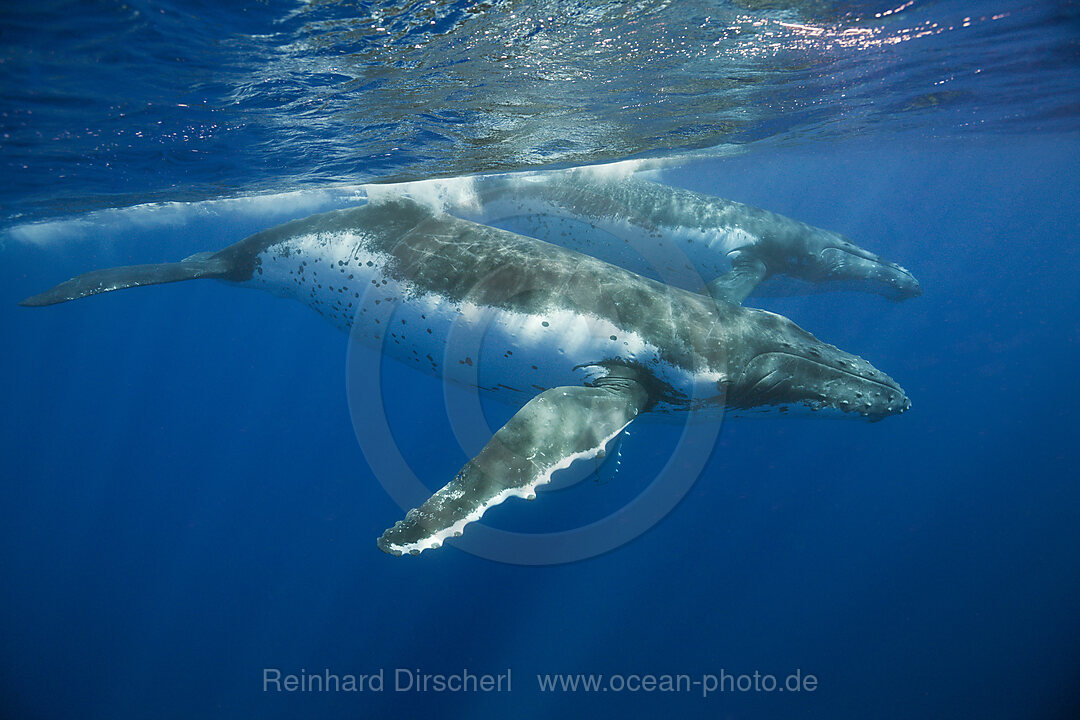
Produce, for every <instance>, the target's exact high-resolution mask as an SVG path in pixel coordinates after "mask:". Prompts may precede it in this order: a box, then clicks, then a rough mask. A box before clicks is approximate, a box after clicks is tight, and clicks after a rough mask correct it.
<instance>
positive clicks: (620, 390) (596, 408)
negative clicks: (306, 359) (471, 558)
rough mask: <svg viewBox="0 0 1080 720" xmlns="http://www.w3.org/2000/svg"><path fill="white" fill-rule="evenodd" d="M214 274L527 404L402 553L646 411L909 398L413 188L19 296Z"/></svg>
mask: <svg viewBox="0 0 1080 720" xmlns="http://www.w3.org/2000/svg"><path fill="white" fill-rule="evenodd" d="M200 278H203V279H217V280H221V281H226V282H229V283H235V284H238V285H241V286H244V287H251V288H258V289H262V290H267V291H270V292H273V293H276V294H278V295H282V296H287V297H292V298H295V299H297V300H300V301H301V302H304V303H306V304H307V305H309V306H310V307H312V308H313V309H314V310H316V311H317V312H318V313H320V314H321V315H323V316H324V317H325V318H327V319H328V320H330V321H331V322H332V323H334V324H335V325H337V326H338V327H339V328H342V329H345V330H350V331H351V333H352V335H353V337H354V338H356V339H358V340H359V341H360V342H363V343H367V344H370V345H372V346H375V347H379V348H381V350H382V352H384V353H387V354H389V355H391V356H392V357H394V358H395V359H397V360H399V361H401V362H403V363H406V364H408V365H412V366H414V367H416V368H417V369H419V370H421V371H424V372H428V373H432V374H435V375H437V376H440V377H443V378H446V379H448V380H458V381H468V382H475V383H478V384H479V386H480V387H481V388H482V389H484V390H486V391H489V392H492V393H495V394H499V395H502V396H504V397H506V398H507V399H509V400H511V401H518V402H524V405H523V406H522V407H521V409H520V410H519V411H518V412H517V413H516V414H515V415H514V416H513V417H512V418H511V419H510V420H509V421H508V422H507V423H506V424H505V425H504V426H503V427H502V428H500V429H499V430H498V431H497V432H496V433H495V434H494V436H493V437H492V439H491V440H490V442H488V443H487V445H486V446H485V447H484V448H483V449H482V450H481V451H480V452H479V454H477V455H476V456H475V457H473V458H472V459H471V460H469V461H468V463H466V464H465V466H464V467H463V468H462V469H461V470H460V472H458V474H457V475H456V476H455V477H454V478H453V479H452V480H451V481H450V482H449V483H447V484H446V485H445V486H444V487H442V489H440V490H438V491H437V492H435V493H434V494H433V495H432V496H431V497H430V498H429V499H428V500H427V501H425V502H424V503H423V504H421V505H420V506H419V507H417V508H414V509H412V510H410V511H409V512H408V513H407V514H406V515H405V517H404V519H402V520H400V521H398V522H397V523H396V524H394V525H393V526H392V527H390V528H389V529H388V530H386V531H385V532H384V533H383V534H382V536H381V537H380V538H379V540H378V546H379V547H380V548H381V549H382V550H383V551H385V552H388V553H391V554H395V555H400V554H418V553H420V552H422V551H424V550H427V549H429V548H436V547H439V546H440V545H441V544H443V542H444V541H446V540H447V539H448V538H452V537H455V536H458V535H460V534H461V533H462V531H463V530H464V528H465V526H466V525H467V524H468V523H470V522H473V521H475V520H477V519H479V518H480V517H481V516H482V515H483V514H484V512H485V511H486V510H487V509H489V508H491V507H492V506H494V505H496V504H498V503H501V502H503V501H504V500H506V499H507V498H510V497H524V498H527V499H532V498H534V497H535V493H536V488H537V487H538V486H539V485H542V484H544V483H546V482H548V481H549V480H550V478H551V475H552V473H553V472H555V471H556V470H559V469H560V468H565V467H567V466H569V465H570V464H571V463H572V462H574V461H575V460H576V459H579V458H591V457H596V456H598V455H600V454H602V453H603V452H604V451H605V447H606V446H607V444H608V443H609V442H610V441H612V440H613V439H614V438H615V437H616V436H617V435H618V434H619V433H620V432H621V431H622V430H623V429H624V428H625V427H626V426H627V425H628V424H629V423H630V422H632V421H633V420H634V419H635V418H636V417H637V416H639V415H641V414H643V413H649V414H665V413H679V412H685V411H687V410H690V409H703V410H705V411H716V412H720V411H722V409H723V408H734V409H751V408H766V409H772V410H777V411H782V410H786V409H788V408H803V409H809V410H818V411H822V412H832V413H835V414H838V415H847V416H853V417H858V418H864V419H868V420H871V421H874V420H880V419H882V418H884V417H887V416H889V415H893V414H897V413H902V412H904V411H906V410H907V409H908V408H909V407H910V402H909V400H908V398H907V396H906V395H905V393H904V391H903V390H902V389H901V387H900V386H899V385H898V384H897V383H896V382H895V381H894V380H893V379H892V378H890V377H889V376H888V375H886V374H884V373H882V372H880V371H879V370H877V369H875V368H874V367H873V366H871V365H870V363H868V362H867V361H865V360H863V359H862V358H860V357H858V356H856V355H853V354H850V353H847V352H844V351H842V350H840V349H838V348H836V347H834V346H832V345H829V344H826V343H824V342H822V341H820V340H818V339H817V338H815V337H814V336H813V335H811V334H810V333H808V332H806V331H804V330H802V329H801V328H799V327H798V326H797V325H795V323H793V322H791V321H790V320H788V319H787V318H784V317H782V316H779V315H776V314H773V313H770V312H766V311H763V310H756V309H750V308H744V307H742V306H740V305H738V304H736V303H733V302H729V301H727V300H719V301H717V300H714V299H713V298H710V297H709V296H707V295H704V294H699V293H693V292H689V291H686V290H683V289H680V288H677V287H673V286H670V285H665V284H662V283H660V282H657V281H655V280H652V279H648V278H645V277H642V276H640V275H637V274H634V273H632V272H630V271H628V270H626V269H623V268H620V267H617V266H614V265H611V264H609V263H606V262H603V261H602V260H599V259H597V258H594V257H591V256H589V255H585V254H582V253H579V252H576V251H574V250H571V249H568V248H564V247H560V246H557V245H554V244H550V243H547V242H544V241H541V240H537V239H535V238H531V237H527V236H523V235H520V234H516V233H513V232H510V231H508V230H503V229H499V228H495V227H491V226H487V225H482V224H478V223H474V222H471V221H469V220H465V219H462V218H458V217H454V216H452V215H449V214H446V213H442V212H439V211H437V210H434V209H432V208H431V207H429V206H427V205H424V204H421V203H417V202H415V201H413V200H410V199H408V198H404V197H397V198H387V199H383V200H381V201H378V202H369V203H367V204H365V205H361V206H359V207H355V208H349V209H345V210H338V211H334V212H329V213H324V214H319V215H314V216H312V217H309V218H305V219H301V220H295V221H293V222H289V223H286V224H284V225H280V226H277V227H274V228H270V229H267V230H264V231H262V232H259V233H256V234H254V235H252V236H250V237H248V238H246V239H243V240H240V241H239V242H237V243H235V244H233V245H230V246H228V247H226V248H224V249H222V250H219V251H216V252H215V251H210V252H203V253H198V254H196V255H193V256H191V257H189V258H186V259H184V260H182V261H180V262H171V263H158V264H148V265H134V266H127V267H117V268H109V269H104V270H97V271H92V272H88V273H86V274H83V275H79V276H77V277H75V278H73V279H71V280H68V281H66V282H63V283H60V284H59V285H57V286H55V287H54V288H52V289H51V290H48V291H46V292H44V293H41V294H39V295H35V296H33V297H29V298H26V299H25V300H23V301H22V302H21V304H22V305H26V306H43V305H52V304H55V303H62V302H65V301H68V300H74V299H77V298H83V297H87V296H89V295H94V294H98V293H104V292H110V291H114V290H119V289H122V288H129V287H136V286H143V285H154V284H160V283H169V282H177V281H184V280H193V279H200ZM388 309H392V311H393V312H392V313H391V314H388ZM387 318H389V319H387ZM460 327H471V328H477V329H480V330H481V331H482V332H483V343H482V344H480V345H478V346H477V348H476V356H474V357H468V356H467V357H456V356H453V355H452V354H450V355H448V354H447V351H445V350H446V348H447V342H448V338H449V335H450V333H451V332H452V331H456V329H458V328H460ZM474 363H475V364H476V366H477V367H476V368H473V367H472V366H473V364H474ZM466 365H468V366H469V370H470V372H469V373H465V374H464V375H462V374H460V370H461V368H464V367H465V366H466ZM475 370H478V372H476V371H475Z"/></svg>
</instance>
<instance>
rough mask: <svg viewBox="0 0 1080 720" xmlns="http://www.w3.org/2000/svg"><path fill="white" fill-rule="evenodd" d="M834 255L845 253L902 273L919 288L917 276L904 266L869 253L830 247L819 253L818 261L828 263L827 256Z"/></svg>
mask: <svg viewBox="0 0 1080 720" xmlns="http://www.w3.org/2000/svg"><path fill="white" fill-rule="evenodd" d="M864 252H865V251H864ZM833 253H843V254H844V255H848V256H850V257H853V258H856V259H858V260H863V261H866V262H872V263H875V264H877V265H880V266H882V267H885V268H888V269H890V270H894V271H896V272H898V273H900V274H901V275H903V276H904V277H906V278H907V279H908V280H910V281H911V282H912V283H914V284H915V286H916V287H918V286H919V281H918V280H916V279H915V276H914V275H913V274H912V273H911V271H910V270H908V269H907V268H906V267H904V266H903V265H899V264H897V263H894V262H892V261H890V260H886V259H884V258H881V257H877V256H876V255H873V254H872V253H868V254H867V255H860V254H859V253H858V252H855V251H853V250H850V249H848V248H842V247H837V246H835V245H830V246H829V247H826V248H823V249H822V250H821V251H820V252H819V253H818V259H819V260H823V261H827V257H826V256H827V255H831V254H833Z"/></svg>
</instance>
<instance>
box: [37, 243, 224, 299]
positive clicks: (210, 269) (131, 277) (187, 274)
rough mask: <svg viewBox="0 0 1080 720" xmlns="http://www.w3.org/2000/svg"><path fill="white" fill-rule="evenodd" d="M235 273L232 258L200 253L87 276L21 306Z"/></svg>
mask: <svg viewBox="0 0 1080 720" xmlns="http://www.w3.org/2000/svg"><path fill="white" fill-rule="evenodd" d="M231 271H232V263H231V262H230V261H229V260H228V259H226V258H224V257H220V256H219V255H218V254H216V253H212V252H209V253H197V254H195V255H192V256H191V257H189V258H187V259H186V260H182V261H180V262H174V263H154V264H152V265H126V266H123V267H114V268H106V269H104V270H94V271H92V272H88V273H83V274H82V275H78V276H76V277H73V278H72V279H70V280H68V281H66V282H62V283H60V284H59V285H57V286H56V287H54V288H52V289H51V290H46V291H45V292H43V293H41V294H39V295H33V296H31V297H28V298H26V299H25V300H22V301H21V302H19V304H20V305H23V306H25V307H41V306H43V305H55V304H57V303H62V302H67V301H68V300H78V299H79V298H83V297H87V296H88V295H97V294H98V293H105V292H112V291H113V290H123V289H124V288H129V287H138V286H140V285H161V284H162V283H171V282H180V281H181V280H196V279H200V278H217V279H221V278H227V277H228V276H229V275H230V273H231Z"/></svg>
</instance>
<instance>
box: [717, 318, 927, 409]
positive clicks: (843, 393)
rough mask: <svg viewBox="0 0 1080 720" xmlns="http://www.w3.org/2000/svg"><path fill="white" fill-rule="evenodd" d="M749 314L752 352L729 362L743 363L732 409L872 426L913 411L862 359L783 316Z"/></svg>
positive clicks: (735, 378) (735, 369)
mask: <svg viewBox="0 0 1080 720" xmlns="http://www.w3.org/2000/svg"><path fill="white" fill-rule="evenodd" d="M747 313H748V314H747V315H746V319H745V320H744V325H745V326H746V327H747V329H748V330H749V331H748V332H746V333H745V335H746V336H747V340H746V342H745V347H746V349H745V351H744V352H740V353H738V356H737V357H732V358H730V359H729V362H733V363H737V364H736V365H733V366H732V367H731V368H730V371H731V381H730V382H729V383H728V387H727V406H728V407H729V408H732V409H749V408H762V407H763V408H769V407H773V408H778V409H781V408H786V407H788V406H802V407H805V408H808V409H810V410H830V411H839V412H838V413H837V414H840V415H843V416H847V417H855V418H861V419H865V420H869V421H871V422H875V421H877V420H882V419H884V418H886V417H888V416H890V415H898V414H901V413H904V412H907V410H909V409H910V408H911V401H910V400H909V399H908V397H907V394H906V393H905V392H904V390H903V388H901V387H900V385H899V384H898V383H897V382H896V381H895V380H893V379H892V378H891V377H889V376H888V375H886V374H885V373H883V372H881V371H880V370H878V369H877V368H875V367H874V366H873V365H871V364H870V363H868V362H867V361H866V360H863V359H862V358H861V357H859V356H857V355H853V354H851V353H848V352H845V351H843V350H840V349H839V348H837V347H835V346H833V345H829V344H828V343H824V342H822V341H820V340H818V339H817V338H816V337H814V336H813V335H811V334H810V333H808V332H806V331H805V330H803V329H802V328H800V327H799V326H798V325H796V324H795V323H793V322H791V321H790V320H788V319H787V318H784V317H782V316H780V315H775V314H773V313H769V312H766V311H763V310H748V311H747Z"/></svg>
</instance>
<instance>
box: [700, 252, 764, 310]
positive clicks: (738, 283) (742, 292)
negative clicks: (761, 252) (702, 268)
mask: <svg viewBox="0 0 1080 720" xmlns="http://www.w3.org/2000/svg"><path fill="white" fill-rule="evenodd" d="M766 274H768V268H766V267H765V263H763V262H762V261H761V260H758V259H757V258H747V257H738V258H735V259H734V260H732V262H731V271H730V272H728V273H727V274H726V275H721V276H720V277H718V278H716V279H715V280H713V281H712V282H710V283H709V284H708V286H707V287H708V289H709V294H710V295H712V296H713V298H715V299H716V300H723V301H725V302H731V303H735V304H736V305H742V302H743V300H745V299H746V298H747V297H748V296H749V295H750V293H752V292H754V288H756V287H757V286H758V285H760V284H761V281H762V280H764V279H765V276H766Z"/></svg>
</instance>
